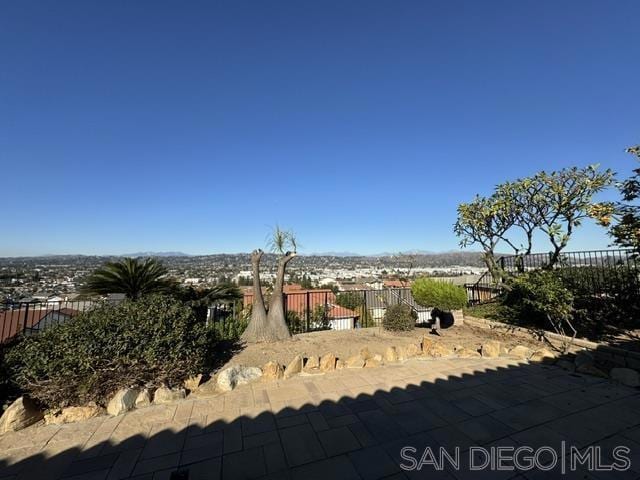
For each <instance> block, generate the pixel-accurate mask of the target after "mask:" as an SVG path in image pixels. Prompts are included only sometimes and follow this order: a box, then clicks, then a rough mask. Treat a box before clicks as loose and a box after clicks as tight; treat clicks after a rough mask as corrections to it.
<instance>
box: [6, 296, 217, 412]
mask: <svg viewBox="0 0 640 480" xmlns="http://www.w3.org/2000/svg"><path fill="white" fill-rule="evenodd" d="M212 337H213V335H212V329H209V328H207V326H206V325H205V323H204V322H201V321H198V320H197V319H196V315H195V314H194V312H193V310H192V309H191V308H189V307H188V306H185V305H184V303H182V302H179V301H177V300H175V299H171V298H168V297H161V296H149V297H143V298H142V299H140V300H138V301H135V302H132V301H125V302H123V303H121V304H119V305H116V306H114V305H109V304H103V305H100V306H98V307H96V308H94V309H92V310H90V311H88V312H84V313H82V314H80V315H78V316H77V317H75V318H74V319H72V320H70V321H68V322H66V323H64V324H61V325H57V326H55V327H51V328H49V329H46V330H44V331H43V332H41V333H40V334H38V335H34V336H31V337H28V338H25V339H24V340H23V341H22V342H20V343H19V344H18V345H16V346H15V347H13V348H11V349H10V350H9V352H8V353H7V356H6V357H7V358H6V361H7V365H8V366H9V368H10V372H11V376H12V380H13V381H14V382H15V383H16V384H17V385H18V386H19V387H20V388H21V389H22V390H23V391H24V392H26V393H28V394H30V396H31V397H32V398H34V399H35V400H37V401H39V402H41V403H42V404H44V405H45V406H49V407H61V406H65V405H74V404H83V403H86V402H89V401H95V402H97V403H99V404H104V403H105V402H106V401H107V400H108V397H109V396H110V395H111V394H112V393H113V392H114V391H116V390H117V389H118V388H121V387H125V386H132V385H158V384H160V383H166V384H167V385H169V386H172V385H174V386H175V385H179V384H181V382H182V380H183V379H184V378H185V377H186V376H188V375H190V374H194V373H198V372H202V371H203V368H204V367H205V365H206V363H207V361H208V360H209V353H210V352H211V351H212V346H213V344H214V342H213V339H212Z"/></svg>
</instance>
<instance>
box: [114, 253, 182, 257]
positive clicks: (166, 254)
mask: <svg viewBox="0 0 640 480" xmlns="http://www.w3.org/2000/svg"><path fill="white" fill-rule="evenodd" d="M119 256H120V257H191V256H192V255H189V254H188V253H184V252H136V253H123V254H122V255H119Z"/></svg>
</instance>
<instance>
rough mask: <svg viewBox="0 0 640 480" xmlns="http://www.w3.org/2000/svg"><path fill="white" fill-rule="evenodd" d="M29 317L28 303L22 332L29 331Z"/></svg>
mask: <svg viewBox="0 0 640 480" xmlns="http://www.w3.org/2000/svg"><path fill="white" fill-rule="evenodd" d="M28 318H29V304H28V303H27V304H26V307H25V309H24V322H23V325H22V333H24V334H26V333H27V320H28Z"/></svg>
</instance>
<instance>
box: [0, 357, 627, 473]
mask: <svg viewBox="0 0 640 480" xmlns="http://www.w3.org/2000/svg"><path fill="white" fill-rule="evenodd" d="M563 442H564V443H563ZM593 444H598V445H600V446H601V447H602V454H603V461H605V462H611V459H610V451H611V448H612V447H614V446H617V445H624V446H627V447H629V448H630V450H631V454H630V457H631V469H630V470H628V471H626V472H611V471H610V472H587V471H585V468H584V467H580V466H579V468H578V469H577V471H573V472H572V471H570V470H569V469H568V467H567V471H566V478H596V479H599V478H602V479H604V478H613V477H614V476H615V478H637V477H639V476H640V396H639V392H638V391H637V390H636V389H632V388H628V387H624V386H620V385H617V384H614V383H612V382H611V381H609V380H604V379H599V378H596V377H591V376H585V375H579V374H574V373H570V372H568V371H565V370H563V369H561V368H558V367H555V366H549V365H542V364H528V363H526V362H521V361H517V360H511V359H508V358H504V357H500V358H494V359H487V358H470V359H462V358H452V359H429V360H426V359H418V358H416V359H411V360H409V361H407V362H406V363H404V364H401V365H387V366H384V367H381V368H370V369H369V368H365V369H346V370H340V371H336V372H332V373H328V374H326V375H317V376H298V377H295V378H292V379H289V380H280V381H276V382H271V383H267V382H257V383H254V384H252V385H246V386H242V387H239V388H237V389H236V390H234V391H232V392H229V393H227V394H220V395H216V396H212V397H202V398H192V397H189V398H188V399H187V400H184V401H182V402H179V403H176V404H172V405H159V406H151V407H148V408H144V409H140V410H134V411H131V412H129V413H127V414H125V415H122V416H118V417H106V416H103V417H98V418H94V419H91V420H88V421H85V422H82V423H77V424H68V425H62V426H55V425H49V426H43V427H37V428H29V429H26V430H23V431H21V432H16V433H11V434H6V435H3V436H1V437H0V452H1V453H0V478H1V479H3V480H4V479H7V480H8V479H12V480H14V479H15V480H17V479H61V478H68V479H76V480H79V479H95V480H101V479H124V478H135V479H140V480H143V479H144V480H148V479H149V480H150V479H169V478H171V475H172V474H175V472H177V471H180V472H183V474H184V475H187V476H184V477H174V478H189V479H220V478H222V479H241V478H264V479H267V478H269V479H280V478H282V479H305V480H310V479H328V478H331V479H351V478H353V479H377V478H393V479H395V478H398V479H400V478H430V479H431V478H448V479H454V478H458V479H462V478H470V477H471V476H473V477H474V478H492V479H495V478H498V479H500V478H505V479H506V478H550V477H557V476H559V474H560V473H561V472H560V468H561V464H562V462H558V466H557V467H556V469H555V470H553V471H551V472H544V471H540V470H531V471H525V470H522V469H518V468H513V469H512V470H506V471H499V472H495V471H491V470H488V469H485V470H483V471H480V472H478V471H470V469H469V455H468V449H469V448H470V447H472V446H505V447H514V448H516V447H518V446H528V447H532V448H537V447H539V446H543V445H545V446H550V447H552V448H553V449H555V450H556V451H557V452H558V453H559V454H560V455H562V453H564V454H567V453H568V449H569V447H570V446H574V447H576V448H578V449H580V450H582V451H584V449H585V447H588V446H589V445H593ZM406 446H409V447H413V448H415V449H416V451H417V452H418V453H417V454H416V456H417V458H418V459H419V458H420V456H421V454H422V452H423V450H424V449H425V447H431V448H432V449H433V451H434V452H437V450H438V448H439V447H445V448H446V449H447V450H448V451H454V449H455V447H459V449H460V452H461V455H460V460H461V465H460V468H459V469H455V468H452V467H451V466H450V465H446V466H445V467H446V468H444V470H440V471H437V470H434V468H433V466H432V465H425V466H424V467H423V468H422V470H421V471H405V470H403V469H401V467H400V465H401V464H404V465H409V462H408V461H406V460H403V459H402V458H401V456H400V451H401V449H402V448H403V447H406ZM563 478H565V477H563Z"/></svg>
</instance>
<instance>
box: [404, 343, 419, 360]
mask: <svg viewBox="0 0 640 480" xmlns="http://www.w3.org/2000/svg"><path fill="white" fill-rule="evenodd" d="M405 353H406V356H407V358H411V357H417V356H418V355H420V354H421V353H422V348H421V347H420V346H419V345H416V344H415V343H410V344H409V345H407V348H406V350H405Z"/></svg>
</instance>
